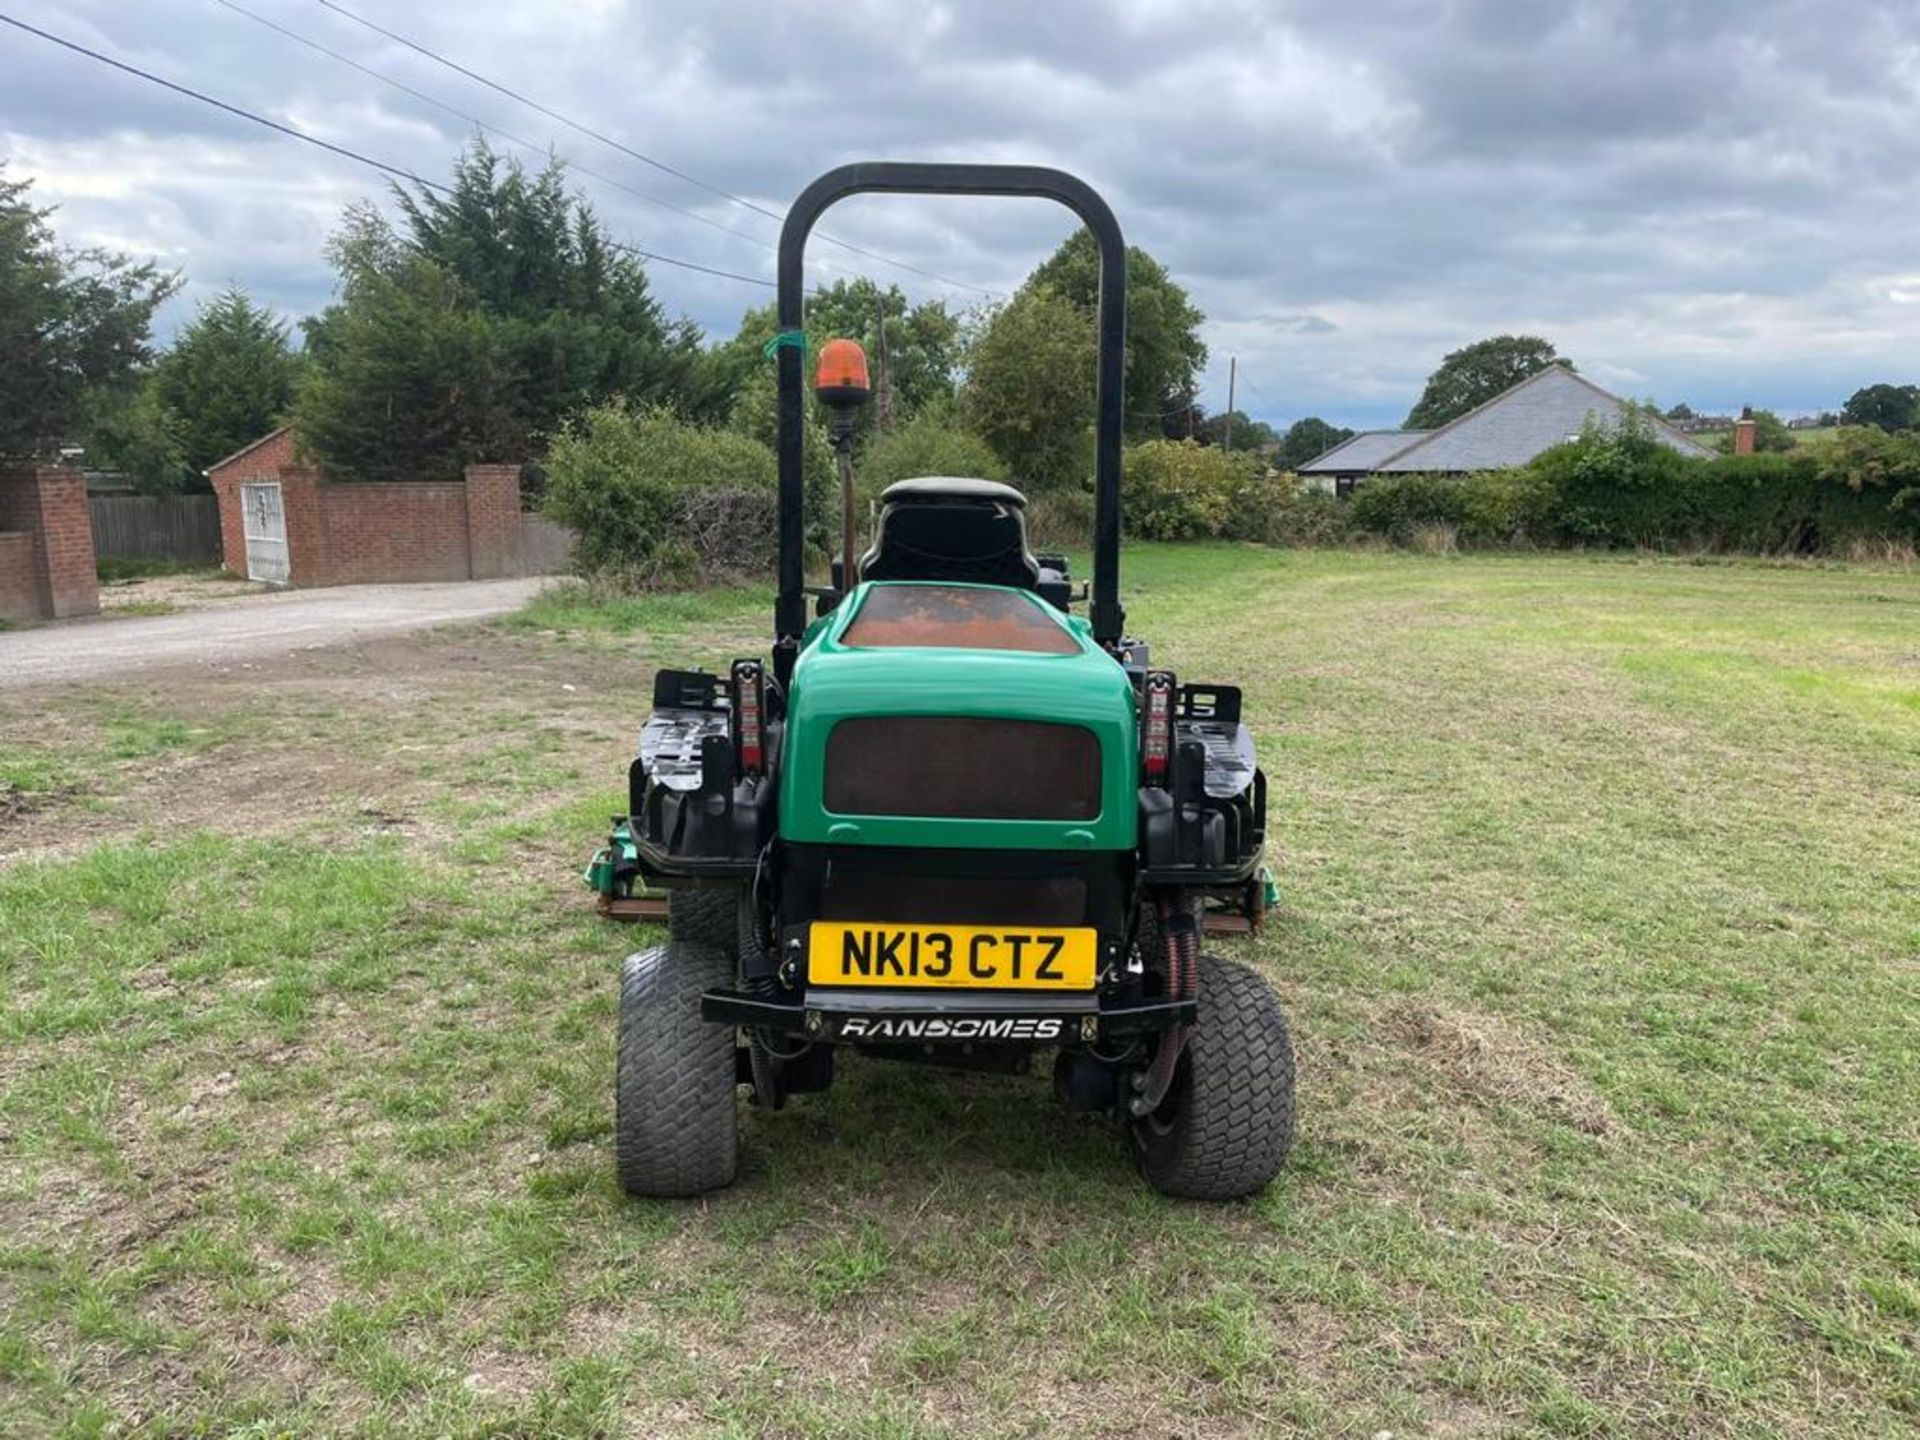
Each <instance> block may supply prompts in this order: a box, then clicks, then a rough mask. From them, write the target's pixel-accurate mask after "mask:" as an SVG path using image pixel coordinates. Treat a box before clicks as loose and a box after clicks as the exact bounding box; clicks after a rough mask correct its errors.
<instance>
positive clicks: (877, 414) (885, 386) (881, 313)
mask: <svg viewBox="0 0 1920 1440" xmlns="http://www.w3.org/2000/svg"><path fill="white" fill-rule="evenodd" d="M873 323H874V325H875V327H876V328H877V329H878V330H879V334H878V335H877V336H876V337H875V344H876V345H877V346H878V347H879V350H880V393H879V396H878V397H877V398H878V403H877V404H876V405H875V406H874V407H873V410H874V414H873V419H874V424H875V425H876V426H878V427H879V429H881V430H882V431H887V430H891V429H893V366H892V365H890V364H888V362H887V302H886V297H885V296H884V295H882V294H881V293H880V292H879V287H878V286H876V287H875V289H874V296H873Z"/></svg>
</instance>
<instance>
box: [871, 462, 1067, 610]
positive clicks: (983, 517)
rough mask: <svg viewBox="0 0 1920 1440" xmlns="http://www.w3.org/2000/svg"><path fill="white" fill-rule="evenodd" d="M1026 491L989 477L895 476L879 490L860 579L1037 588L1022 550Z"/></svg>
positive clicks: (1035, 570)
mask: <svg viewBox="0 0 1920 1440" xmlns="http://www.w3.org/2000/svg"><path fill="white" fill-rule="evenodd" d="M1026 509H1027V497H1026V496H1024V495H1022V494H1021V493H1020V492H1019V491H1018V490H1016V489H1014V488H1013V487H1012V486H1011V485H1002V484H1000V483H999V482H998V481H994V480H961V479H952V478H949V477H946V476H928V477H926V478H923V479H918V480H899V481H896V482H895V483H893V484H892V485H889V486H888V487H887V488H886V490H885V491H883V492H882V493H881V496H880V524H879V527H878V529H877V530H876V532H875V534H874V539H873V548H872V549H871V550H869V551H867V553H866V554H865V555H863V556H862V557H861V559H860V578H861V579H862V580H955V581H962V582H971V583H973V584H976V585H1010V586H1013V587H1015V588H1017V589H1021V590H1038V589H1039V588H1040V581H1041V569H1040V562H1039V561H1037V560H1035V559H1034V558H1033V552H1032V551H1030V550H1028V549H1027V519H1026Z"/></svg>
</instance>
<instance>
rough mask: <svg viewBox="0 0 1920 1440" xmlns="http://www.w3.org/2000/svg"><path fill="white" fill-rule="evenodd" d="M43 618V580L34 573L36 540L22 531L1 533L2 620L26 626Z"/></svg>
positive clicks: (0, 597)
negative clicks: (41, 585)
mask: <svg viewBox="0 0 1920 1440" xmlns="http://www.w3.org/2000/svg"><path fill="white" fill-rule="evenodd" d="M39 618H40V580H39V577H38V575H37V574H36V573H35V569H34V556H33V536H31V535H29V534H27V533H26V532H25V531H23V530H7V531H4V532H0V620H12V621H14V622H16V623H25V622H27V621H29V620H38V619H39Z"/></svg>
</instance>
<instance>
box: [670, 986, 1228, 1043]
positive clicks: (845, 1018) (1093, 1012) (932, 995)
mask: <svg viewBox="0 0 1920 1440" xmlns="http://www.w3.org/2000/svg"><path fill="white" fill-rule="evenodd" d="M700 1016H701V1018H702V1019H703V1020H708V1021H711V1022H713V1023H715V1024H720V1025H746V1026H751V1027H753V1028H754V1029H759V1030H771V1031H774V1032H776V1033H779V1034H784V1035H793V1036H798V1037H800V1038H802V1039H807V1040H821V1041H834V1042H841V1043H849V1044H867V1043H873V1044H896V1045H897V1044H909V1045H979V1044H989V1045H1033V1046H1044V1045H1098V1044H1104V1043H1106V1042H1107V1041H1109V1040H1123V1039H1126V1038H1127V1037H1130V1036H1135V1035H1144V1034H1149V1033H1152V1032H1154V1031H1158V1030H1164V1029H1166V1028H1167V1027H1168V1026H1171V1025H1176V1024H1187V1025H1190V1024H1192V1023H1193V1022H1194V1020H1195V1018H1196V1007H1195V1005H1194V1002H1193V1001H1191V1000H1186V1001H1173V1002H1168V1001H1157V1000H1156V1001H1152V1002H1140V1001H1126V1002H1113V1003H1104V1004H1103V1003H1102V1002H1101V999H1100V997H1099V996H1098V995H1093V994H1072V995H1015V994H1007V993H997V994H982V993H979V992H959V993H936V992H930V991H903V990H890V991H880V992H875V991H866V990H833V989H825V988H821V987H814V988H812V989H809V990H808V991H807V994H806V998H805V1000H804V1001H802V1000H798V999H796V1000H791V1001H788V1000H779V999H772V998H768V997H765V996H761V995H749V994H746V993H745V992H743V991H738V990H709V991H707V992H706V993H705V994H704V995H702V996H701V997H700Z"/></svg>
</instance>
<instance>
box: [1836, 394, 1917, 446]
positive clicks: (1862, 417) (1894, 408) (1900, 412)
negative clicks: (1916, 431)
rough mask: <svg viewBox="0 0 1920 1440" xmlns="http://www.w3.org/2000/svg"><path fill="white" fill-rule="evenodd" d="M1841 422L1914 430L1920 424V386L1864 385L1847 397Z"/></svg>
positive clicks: (1841, 414)
mask: <svg viewBox="0 0 1920 1440" xmlns="http://www.w3.org/2000/svg"><path fill="white" fill-rule="evenodd" d="M1840 423H1841V424H1843V425H1877V426H1878V427H1879V428H1880V429H1882V430H1885V431H1887V432H1888V433H1889V434H1891V433H1892V432H1893V431H1895V430H1911V429H1913V428H1914V426H1915V425H1916V423H1920V385H1888V384H1884V383H1883V384H1879V385H1863V386H1861V387H1860V389H1858V390H1856V391H1854V392H1853V394H1852V395H1850V396H1849V397H1848V398H1847V403H1846V405H1845V407H1844V408H1843V409H1842V410H1841V411H1840Z"/></svg>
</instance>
